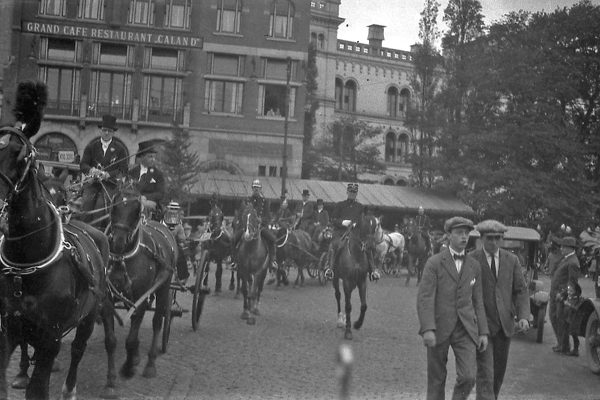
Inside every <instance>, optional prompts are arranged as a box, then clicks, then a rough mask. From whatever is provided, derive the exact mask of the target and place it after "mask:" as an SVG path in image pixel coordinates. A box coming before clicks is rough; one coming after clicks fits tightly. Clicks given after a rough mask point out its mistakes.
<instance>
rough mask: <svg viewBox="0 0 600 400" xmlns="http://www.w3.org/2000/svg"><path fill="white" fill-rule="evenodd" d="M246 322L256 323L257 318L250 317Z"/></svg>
mask: <svg viewBox="0 0 600 400" xmlns="http://www.w3.org/2000/svg"><path fill="white" fill-rule="evenodd" d="M246 323H247V324H248V325H256V318H254V317H250V318H248V319H247V320H246Z"/></svg>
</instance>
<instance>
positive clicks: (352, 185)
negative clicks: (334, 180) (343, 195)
mask: <svg viewBox="0 0 600 400" xmlns="http://www.w3.org/2000/svg"><path fill="white" fill-rule="evenodd" d="M347 190H348V192H350V193H358V183H349V184H348V189H347Z"/></svg>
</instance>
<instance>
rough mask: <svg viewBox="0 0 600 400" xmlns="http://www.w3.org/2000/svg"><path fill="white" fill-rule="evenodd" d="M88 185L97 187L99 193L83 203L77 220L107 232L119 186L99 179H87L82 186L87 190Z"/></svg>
mask: <svg viewBox="0 0 600 400" xmlns="http://www.w3.org/2000/svg"><path fill="white" fill-rule="evenodd" d="M87 185H96V186H98V188H99V191H98V193H97V194H96V196H95V197H94V198H93V199H88V200H87V201H84V202H83V204H82V206H81V212H80V213H79V215H77V217H76V218H77V219H79V220H81V221H83V222H85V223H88V224H90V225H93V226H94V227H96V228H98V229H100V230H102V231H105V230H106V227H107V226H108V223H109V213H110V208H111V206H112V198H113V196H114V195H115V193H116V192H117V191H118V190H119V185H118V184H117V183H115V182H105V181H103V180H101V179H100V178H97V177H88V178H87V179H85V182H83V183H82V186H83V188H84V189H85V186H87Z"/></svg>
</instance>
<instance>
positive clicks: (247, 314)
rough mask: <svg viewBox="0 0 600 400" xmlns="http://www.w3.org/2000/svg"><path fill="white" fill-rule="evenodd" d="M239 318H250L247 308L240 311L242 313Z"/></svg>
mask: <svg viewBox="0 0 600 400" xmlns="http://www.w3.org/2000/svg"><path fill="white" fill-rule="evenodd" d="M240 318H241V319H248V318H250V313H249V312H248V310H244V312H243V313H242V315H240Z"/></svg>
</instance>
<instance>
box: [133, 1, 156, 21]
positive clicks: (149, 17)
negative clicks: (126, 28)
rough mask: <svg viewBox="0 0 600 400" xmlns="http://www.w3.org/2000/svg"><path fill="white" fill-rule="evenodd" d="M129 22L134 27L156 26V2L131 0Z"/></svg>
mask: <svg viewBox="0 0 600 400" xmlns="http://www.w3.org/2000/svg"><path fill="white" fill-rule="evenodd" d="M127 22H129V23H130V24H134V25H154V0H131V2H130V3H129V17H128V19H127Z"/></svg>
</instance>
